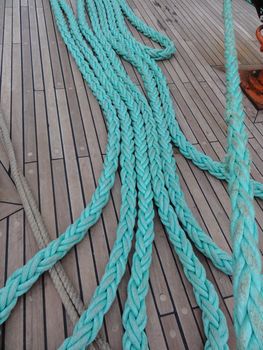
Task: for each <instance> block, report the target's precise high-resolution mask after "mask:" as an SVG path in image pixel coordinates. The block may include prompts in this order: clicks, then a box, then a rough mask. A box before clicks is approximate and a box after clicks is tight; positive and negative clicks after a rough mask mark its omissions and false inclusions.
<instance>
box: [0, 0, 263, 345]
mask: <svg viewBox="0 0 263 350" xmlns="http://www.w3.org/2000/svg"><path fill="white" fill-rule="evenodd" d="M84 1H85V2H84ZM50 3H51V5H52V9H53V12H54V15H55V18H56V22H57V26H58V28H59V31H60V33H61V36H62V38H63V40H64V42H65V44H66V45H67V48H68V50H69V51H70V53H71V54H72V56H73V57H74V59H75V61H76V63H77V65H78V67H79V69H80V71H81V73H82V75H83V77H84V79H85V80H86V81H87V83H88V85H89V86H90V88H91V90H92V92H93V94H94V95H95V97H96V98H97V100H98V102H99V103H100V106H101V108H102V110H103V112H104V115H105V117H106V120H107V126H108V144H107V152H106V159H105V163H104V168H103V171H102V174H101V176H100V179H99V184H98V187H97V188H96V190H95V192H94V194H93V197H92V199H91V202H90V203H89V204H88V206H87V207H86V209H85V210H84V211H83V213H82V214H81V216H80V218H79V219H77V220H76V222H74V223H73V224H72V225H71V226H70V227H69V228H68V229H67V230H66V232H65V233H63V234H61V235H60V236H59V238H58V239H56V240H55V241H53V242H51V243H50V244H49V245H48V246H47V247H46V248H45V249H42V250H41V251H39V252H38V253H37V254H36V255H35V256H34V257H33V258H32V259H31V260H29V262H28V263H27V264H26V265H24V266H23V267H21V268H20V269H18V270H17V271H16V272H15V273H13V274H12V275H11V276H10V277H9V279H8V280H7V282H6V285H5V287H4V288H2V289H1V290H0V322H1V323H2V322H4V321H5V320H6V319H7V318H8V316H9V314H10V312H11V310H12V308H13V307H14V306H15V304H16V302H17V298H18V297H19V296H20V295H22V294H24V293H25V292H26V291H27V290H29V288H30V287H31V286H32V285H33V283H34V282H35V281H36V280H37V278H38V277H39V276H40V275H41V274H42V273H43V272H44V271H47V270H48V269H50V268H51V267H52V266H53V265H54V264H55V263H56V262H57V261H58V260H59V259H61V258H63V256H65V255H66V253H67V252H68V251H69V250H70V249H71V248H72V247H73V246H74V245H75V244H77V243H78V242H80V241H81V240H82V239H83V237H84V236H85V234H86V233H87V231H88V229H89V228H90V227H91V226H92V225H94V224H95V223H96V221H97V220H98V218H99V217H100V215H101V212H102V209H103V207H104V206H105V205H106V203H107V201H108V199H109V191H110V189H111V187H112V186H113V183H114V178H115V173H116V170H117V167H118V164H120V167H121V183H122V187H121V199H122V203H121V210H120V221H119V224H118V228H117V234H116V241H115V243H114V246H113V248H112V251H111V254H110V258H109V262H108V264H107V266H106V268H105V272H104V275H103V277H102V279H101V281H100V284H99V286H98V287H97V288H96V290H95V292H94V295H93V297H92V299H91V302H90V305H89V306H88V308H87V310H86V311H85V312H84V313H83V314H82V316H81V318H80V319H79V321H78V322H77V324H76V326H75V328H74V331H73V334H72V336H70V337H69V338H67V339H66V340H65V341H64V343H63V344H62V345H61V348H60V349H85V347H86V346H87V345H89V344H91V343H92V341H93V340H94V339H95V337H96V335H97V333H98V331H99V329H100V328H101V326H102V323H103V318H104V315H105V313H106V312H107V311H108V310H109V308H110V306H111V305H112V303H113V301H114V299H115V297H116V293H117V289H118V285H119V283H120V280H121V278H122V276H123V274H124V272H125V269H126V266H127V259H128V254H129V252H130V249H131V244H132V239H133V232H134V230H135V221H136V220H137V226H136V235H135V252H134V255H133V259H132V268H131V277H130V281H129V284H128V296H127V300H126V303H125V307H124V313H123V326H124V329H125V333H124V336H123V347H124V348H125V349H147V348H148V343H147V336H146V333H145V327H146V324H147V312H146V296H147V292H148V288H149V269H150V265H151V256H152V242H153V239H154V227H153V218H154V208H153V204H155V205H156V207H157V209H158V214H159V216H160V219H161V221H162V223H163V225H164V227H165V229H166V232H167V234H168V236H169V239H170V241H171V243H172V245H173V247H174V250H175V252H176V254H177V255H178V257H179V259H180V261H181V263H182V265H183V269H184V272H185V275H186V277H187V279H188V280H189V282H190V283H191V284H192V286H193V291H194V294H195V297H196V300H197V304H198V305H199V307H200V309H201V311H202V318H203V323H204V332H205V335H206V338H207V341H206V345H205V347H206V348H207V349H228V345H227V340H228V328H227V324H226V320H225V317H224V314H223V313H222V311H221V309H220V307H219V300H218V296H217V293H216V291H215V289H214V286H213V285H212V284H211V282H210V281H209V280H208V279H207V278H206V273H205V269H204V267H203V265H202V264H201V263H200V261H199V260H198V258H197V257H196V255H195V253H194V251H193V248H192V245H194V246H195V247H196V248H197V249H198V250H199V251H200V252H202V253H203V254H204V255H205V256H206V257H208V258H209V259H210V260H211V261H212V263H213V264H214V265H215V266H216V267H217V268H219V269H220V270H221V271H223V272H224V273H226V274H229V275H231V274H232V271H234V294H235V298H236V300H237V302H236V307H235V315H234V321H235V329H236V334H237V337H238V346H239V348H240V349H247V348H249V349H250V348H251V349H254V348H255V349H261V348H262V346H263V345H262V344H263V340H262V334H263V332H262V329H263V327H262V315H263V313H262V304H263V303H262V290H261V275H260V273H261V265H260V254H259V251H258V249H257V230H256V227H255V220H254V209H253V203H252V198H253V195H254V196H257V197H258V198H263V186H262V184H261V183H258V182H254V181H253V180H251V179H250V172H249V153H248V151H247V148H246V141H247V139H246V132H245V129H244V123H243V120H244V112H243V107H242V100H241V95H240V90H239V89H238V83H239V81H238V79H237V77H238V72H237V69H236V68H237V67H236V65H237V60H236V53H235V49H234V33H233V21H232V17H231V0H225V6H224V19H225V46H226V72H227V91H228V93H227V121H228V154H227V158H226V163H220V162H216V161H214V160H212V159H211V158H210V157H208V156H206V155H205V154H203V153H202V152H200V151H198V150H197V149H196V148H195V147H194V146H193V145H191V144H190V143H189V142H188V140H186V138H185V136H184V135H183V133H182V131H181V130H180V127H179V124H178V122H177V121H176V117H175V114H174V110H173V106H172V100H171V97H170V93H169V89H168V86H167V84H166V81H165V78H164V76H163V74H162V72H161V70H160V68H159V67H158V65H157V64H156V61H157V60H161V59H166V58H169V57H170V56H171V55H172V54H173V53H174V50H175V48H174V45H173V43H172V42H171V41H170V40H169V39H168V38H167V37H166V36H164V35H162V34H160V33H158V32H156V31H155V30H153V29H152V28H150V27H149V26H147V25H146V24H145V23H144V22H142V21H141V20H140V19H139V18H137V17H136V16H135V14H134V13H133V11H132V10H131V9H130V7H129V6H128V5H127V3H126V2H125V1H124V0H107V1H106V0H96V1H95V0H77V5H78V18H76V17H75V15H74V13H73V11H72V9H71V7H70V6H69V4H68V3H67V2H66V1H65V0H50ZM86 13H88V14H89V19H90V23H91V27H89V25H88V23H87V20H86ZM125 17H126V19H127V20H128V21H129V22H130V23H131V24H132V25H133V26H135V27H136V28H137V29H138V30H139V31H140V32H141V33H142V34H144V35H145V36H147V37H148V38H150V39H151V40H153V41H155V42H156V43H158V44H160V45H161V49H155V48H150V47H147V46H145V45H143V44H142V43H140V42H138V41H137V40H135V38H134V37H133V36H132V34H131V33H130V31H129V30H128V28H127V25H126V23H125V19H124V18H125ZM118 56H119V57H121V58H123V59H125V60H126V61H128V62H129V63H131V64H132V65H133V66H134V67H135V68H136V69H137V71H138V72H139V73H140V75H141V77H142V81H143V84H144V88H145V93H146V97H147V98H146V97H145V96H144V95H143V94H142V93H141V92H140V91H139V89H138V88H137V87H136V86H135V85H134V84H133V83H132V81H131V80H130V78H129V76H128V75H127V74H126V72H125V70H124V68H123V66H122V64H121V62H120V60H119V57H118ZM237 140H238V143H237ZM172 145H175V146H176V147H177V148H178V149H179V151H180V152H181V154H183V155H184V156H185V157H186V158H187V159H190V160H192V161H193V163H194V164H195V165H197V166H198V167H199V168H201V169H203V170H206V171H208V172H209V173H210V174H212V175H214V176H215V177H216V178H218V179H222V180H226V181H227V182H228V184H229V192H230V198H231V204H232V210H233V213H232V220H231V236H232V240H233V250H234V255H233V262H232V257H231V256H229V255H228V254H227V253H226V252H224V251H223V250H222V249H221V248H220V247H218V246H217V245H216V244H215V243H214V242H213V241H212V239H211V237H210V236H209V235H208V234H207V233H205V232H204V231H203V230H202V228H201V227H200V225H199V224H198V222H197V221H196V220H195V218H194V216H193V214H192V212H191V210H190V208H189V207H188V205H187V203H186V201H185V198H184V194H183V191H182V189H181V186H180V182H179V177H178V174H177V171H176V162H175V159H174V157H173V150H172ZM236 145H238V146H236ZM237 170H238V171H237ZM248 199H249V200H248ZM244 214H246V215H244ZM241 216H242V217H241ZM252 257H253V258H254V259H252ZM245 282H249V283H248V285H247V286H246V287H245V288H244V284H245Z"/></svg>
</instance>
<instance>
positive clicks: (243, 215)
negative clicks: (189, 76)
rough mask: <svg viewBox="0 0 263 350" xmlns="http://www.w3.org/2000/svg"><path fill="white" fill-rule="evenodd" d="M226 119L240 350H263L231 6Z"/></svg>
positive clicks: (262, 300) (262, 301)
mask: <svg viewBox="0 0 263 350" xmlns="http://www.w3.org/2000/svg"><path fill="white" fill-rule="evenodd" d="M224 13H225V17H224V20H225V65H226V86H227V96H226V119H227V124H228V140H227V157H226V164H227V169H228V173H229V182H228V188H229V194H230V200H231V207H232V215H231V226H230V231H231V238H232V245H233V290H234V301H235V304H234V325H235V330H236V335H237V346H238V348H239V349H261V348H262V347H263V285H262V278H261V270H262V266H261V253H260V250H259V247H258V230H257V225H256V224H255V210H254V205H253V188H252V186H251V182H250V154H249V150H248V147H247V143H248V137H247V132H246V129H245V124H244V119H245V113H244V109H243V105H242V92H241V88H240V79H239V74H238V64H237V53H236V48H235V45H234V44H235V37H234V30H233V26H232V21H233V20H232V12H231V2H230V1H229V0H228V1H225V3H224Z"/></svg>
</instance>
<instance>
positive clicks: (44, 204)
mask: <svg viewBox="0 0 263 350" xmlns="http://www.w3.org/2000/svg"><path fill="white" fill-rule="evenodd" d="M35 103H36V125H37V135H38V140H37V142H38V153H39V154H38V174H39V198H40V210H41V214H42V216H43V219H44V222H45V223H46V227H47V229H48V231H49V234H50V237H51V238H52V239H54V238H56V236H57V235H56V218H55V207H54V198H53V183H52V182H53V181H52V172H51V171H52V169H51V163H50V152H51V150H50V148H49V142H48V128H47V115H46V108H45V99H44V92H43V91H35ZM44 283H45V289H44V298H45V317H46V319H47V320H48V321H47V323H46V340H47V346H48V348H49V347H50V348H51V349H52V348H56V347H57V346H58V345H59V344H60V343H61V341H62V339H63V337H64V335H65V334H64V325H63V322H61V321H62V320H63V313H62V304H61V301H60V298H59V296H58V294H57V292H56V290H55V288H54V286H53V284H52V282H51V280H50V277H49V276H48V275H45V282H44Z"/></svg>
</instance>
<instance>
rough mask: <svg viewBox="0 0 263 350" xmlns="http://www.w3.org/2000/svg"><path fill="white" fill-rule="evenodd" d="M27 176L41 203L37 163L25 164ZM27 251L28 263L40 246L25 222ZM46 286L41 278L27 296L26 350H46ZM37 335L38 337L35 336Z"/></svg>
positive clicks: (26, 258) (37, 200)
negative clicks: (44, 296) (44, 297)
mask: <svg viewBox="0 0 263 350" xmlns="http://www.w3.org/2000/svg"><path fill="white" fill-rule="evenodd" d="M25 176H26V179H27V181H28V183H29V184H30V188H31V191H32V193H33V196H34V198H35V200H36V202H37V203H38V202H39V193H38V189H39V187H38V185H39V182H38V167H37V162H31V163H28V164H25ZM24 224H25V226H24V227H25V250H24V256H25V260H26V261H27V260H28V259H30V258H31V257H32V256H33V255H34V254H35V253H36V252H37V251H38V246H37V243H36V240H35V238H34V235H33V232H32V231H31V228H30V226H29V224H28V221H27V220H25V222H24ZM43 289H44V284H43V278H40V279H39V280H38V281H37V282H36V283H35V284H34V286H33V287H32V289H30V291H29V292H28V293H27V294H26V296H25V334H26V337H25V348H26V349H30V348H32V349H44V348H45V345H46V339H45V327H46V324H45V318H44V299H43V295H44V291H43ZM36 334H37V336H35V335H36Z"/></svg>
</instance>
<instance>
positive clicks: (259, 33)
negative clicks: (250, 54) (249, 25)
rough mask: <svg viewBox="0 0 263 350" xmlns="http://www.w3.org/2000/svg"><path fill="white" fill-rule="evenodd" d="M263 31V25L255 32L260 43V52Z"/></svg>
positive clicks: (262, 42)
mask: <svg viewBox="0 0 263 350" xmlns="http://www.w3.org/2000/svg"><path fill="white" fill-rule="evenodd" d="M262 29H263V24H261V26H259V27H258V29H257V30H256V37H257V39H258V41H259V43H260V51H261V52H263V35H262V33H261V31H262Z"/></svg>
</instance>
